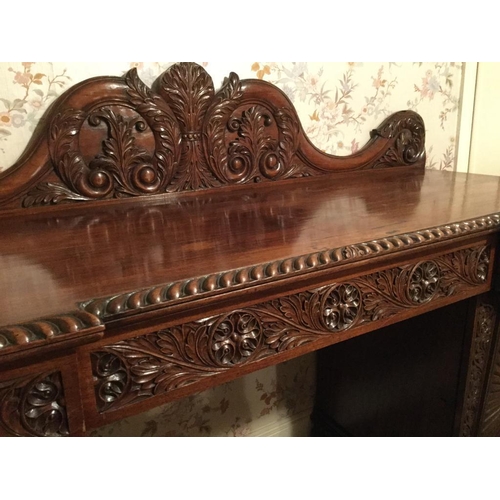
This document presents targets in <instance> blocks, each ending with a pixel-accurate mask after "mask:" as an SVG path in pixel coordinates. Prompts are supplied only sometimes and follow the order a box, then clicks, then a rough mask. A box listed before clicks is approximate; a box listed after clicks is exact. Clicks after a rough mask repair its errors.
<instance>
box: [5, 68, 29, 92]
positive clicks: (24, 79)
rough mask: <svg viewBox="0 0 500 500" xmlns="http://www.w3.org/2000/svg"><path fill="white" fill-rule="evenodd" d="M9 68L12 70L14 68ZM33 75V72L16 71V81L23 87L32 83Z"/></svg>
mask: <svg viewBox="0 0 500 500" xmlns="http://www.w3.org/2000/svg"><path fill="white" fill-rule="evenodd" d="M9 69H10V70H12V68H9ZM12 71H13V70H12ZM32 77H33V75H31V73H21V72H20V71H15V72H14V81H15V82H16V83H18V84H19V85H22V86H23V87H27V86H28V85H29V84H30V83H31V79H32Z"/></svg>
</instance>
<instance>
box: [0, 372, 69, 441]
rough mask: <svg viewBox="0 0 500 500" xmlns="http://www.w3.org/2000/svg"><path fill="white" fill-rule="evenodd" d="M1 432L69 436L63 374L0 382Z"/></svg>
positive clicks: (47, 374) (11, 434) (13, 434)
mask: <svg viewBox="0 0 500 500" xmlns="http://www.w3.org/2000/svg"><path fill="white" fill-rule="evenodd" d="M0 431H3V433H5V434H6V435H10V436H67V435H68V434H69V427H68V417H67V414H66V401H65V398H64V390H63V386H62V378H61V373H60V372H49V373H43V374H40V375H36V376H33V375H29V376H27V377H22V378H18V379H16V380H9V381H7V382H0Z"/></svg>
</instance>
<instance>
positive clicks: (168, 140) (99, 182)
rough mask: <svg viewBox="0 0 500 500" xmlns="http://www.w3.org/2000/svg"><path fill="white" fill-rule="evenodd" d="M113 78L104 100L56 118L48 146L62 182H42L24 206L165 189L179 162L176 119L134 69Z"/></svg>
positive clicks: (178, 137)
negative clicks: (110, 88)
mask: <svg viewBox="0 0 500 500" xmlns="http://www.w3.org/2000/svg"><path fill="white" fill-rule="evenodd" d="M113 80H114V81H115V86H114V87H112V88H113V90H109V93H108V95H107V96H106V95H105V97H104V98H101V100H100V101H98V102H90V103H89V104H88V105H87V106H83V108H81V109H77V108H74V107H71V106H67V107H64V106H63V107H62V108H63V109H61V110H59V112H57V113H56V114H55V116H54V117H53V118H52V121H51V124H50V127H49V137H48V148H49V153H50V159H51V162H52V164H53V166H54V171H55V173H56V174H57V176H58V177H59V179H60V180H61V181H62V184H61V183H59V182H48V183H39V184H38V185H37V186H36V187H35V188H34V189H32V190H30V191H29V192H28V194H27V195H26V197H25V198H24V201H23V205H24V206H25V207H30V206H33V205H44V204H54V203H59V202H62V201H82V200H92V199H105V198H119V197H124V196H141V195H147V194H157V193H161V192H164V191H165V189H166V186H167V185H168V184H169V182H170V181H171V178H172V175H173V173H174V172H175V171H176V169H177V165H178V162H179V159H180V141H181V136H180V130H179V127H178V124H177V121H176V119H175V117H174V115H173V113H172V111H171V110H170V108H169V107H168V106H167V105H166V104H165V102H164V101H163V100H162V99H161V98H160V97H159V96H158V95H156V94H155V93H153V92H152V91H151V90H150V89H149V88H148V87H147V86H146V85H144V84H143V83H142V82H141V80H140V79H139V77H138V76H137V70H136V69H135V68H134V69H132V70H130V71H129V72H128V73H127V74H126V75H125V77H124V78H122V79H120V78H114V79H113ZM106 83H108V82H106ZM89 85H90V83H89ZM80 88H81V89H82V90H83V89H84V85H81V87H80Z"/></svg>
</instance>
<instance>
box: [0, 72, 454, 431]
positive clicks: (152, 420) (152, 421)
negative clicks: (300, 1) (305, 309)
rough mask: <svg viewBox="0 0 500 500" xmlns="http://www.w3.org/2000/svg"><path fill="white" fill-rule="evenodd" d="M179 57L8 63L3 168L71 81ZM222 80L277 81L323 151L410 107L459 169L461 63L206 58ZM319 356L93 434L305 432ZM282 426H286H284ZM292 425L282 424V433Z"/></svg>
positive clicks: (446, 164) (430, 160)
mask: <svg viewBox="0 0 500 500" xmlns="http://www.w3.org/2000/svg"><path fill="white" fill-rule="evenodd" d="M171 64H172V63H169V62H165V63H163V62H161V63H160V62H150V63H137V62H131V63H102V62H101V63H49V62H36V63H35V62H23V63H0V172H1V171H2V170H6V169H8V168H9V167H10V166H11V165H12V164H14V162H15V161H16V160H17V158H18V157H19V156H20V154H21V153H22V151H23V150H24V148H25V147H26V144H27V143H28V140H29V138H30V136H31V134H32V132H33V130H34V128H35V127H36V125H37V123H38V121H39V120H40V117H41V116H42V114H43V112H44V111H45V110H46V109H47V108H48V106H49V105H50V104H51V103H52V102H53V101H54V99H56V98H57V96H59V95H61V94H62V93H63V92H64V91H65V90H67V89H68V88H69V87H70V86H72V85H74V84H76V83H78V82H80V81H82V80H84V79H86V78H90V77H93V76H100V75H122V74H123V73H124V72H126V71H127V70H128V69H130V68H131V67H137V69H138V72H139V76H140V77H141V79H142V80H143V81H144V82H145V83H146V84H148V85H151V84H152V82H153V81H154V80H155V79H156V78H157V77H158V76H159V75H160V74H161V73H162V72H163V71H165V70H166V69H167V68H168V67H169V66H170V65H171ZM201 64H203V66H205V67H206V69H207V71H208V72H209V73H210V75H211V76H212V78H213V80H214V84H215V85H216V87H217V86H220V84H221V83H222V81H223V79H224V77H225V76H227V75H228V74H229V72H230V71H234V72H236V73H237V74H238V75H239V76H240V77H241V78H260V79H265V80H268V81H270V82H272V83H274V84H276V85H278V86H279V87H280V88H281V89H282V90H283V91H284V92H285V93H286V94H287V95H288V97H289V98H290V100H291V101H292V102H293V104H294V105H295V107H296V109H297V112H298V114H299V118H300V120H301V122H302V126H303V128H304V130H305V131H306V133H307V134H308V136H309V138H310V139H311V141H312V142H313V143H314V144H315V145H316V146H317V147H319V148H320V149H322V150H324V151H326V152H328V153H332V154H337V155H348V154H351V153H354V152H355V151H357V150H358V149H359V148H360V147H362V146H363V145H364V144H365V143H366V142H367V141H368V138H369V131H370V130H371V129H373V128H375V127H377V126H378V125H379V124H380V122H381V121H382V120H383V119H384V118H385V117H386V116H388V115H389V114H391V113H393V112H395V111H398V110H401V109H412V110H415V111H417V112H418V113H420V114H421V115H422V117H423V119H424V122H425V124H426V133H427V138H426V149H427V167H428V168H433V169H441V170H453V169H455V152H456V142H457V123H458V110H459V106H460V88H461V80H462V68H463V66H462V64H461V63H453V62H445V63H371V62H370V63H319V62H314V63H293V62H292V63H288V62H248V63H245V62H238V63H206V62H205V63H201ZM314 359H315V358H314V355H307V356H304V357H301V358H298V359H296V360H292V361H289V362H287V363H283V364H281V365H278V366H275V367H269V368H266V369H264V370H261V371H259V372H256V373H254V374H251V375H248V376H246V377H244V378H243V379H240V380H236V381H234V382H230V383H227V384H224V385H222V386H220V387H216V388H214V389H211V390H208V391H205V392H204V393H201V394H198V395H194V396H190V397H188V398H185V399H183V400H181V401H177V402H173V403H169V404H167V405H164V406H162V407H160V408H155V409H154V410H151V411H149V412H147V413H144V414H142V415H138V416H134V417H131V418H127V419H125V420H122V421H120V422H116V423H113V424H110V425H108V426H106V427H103V428H101V429H99V430H97V431H95V432H94V433H93V435H94V436H252V435H273V434H276V433H278V434H279V433H280V432H281V433H283V432H285V433H286V434H288V435H305V434H307V432H308V422H309V421H308V418H309V414H310V412H311V409H312V406H313V395H314V386H315V380H314ZM277 429H281V431H279V430H277ZM283 429H284V430H283Z"/></svg>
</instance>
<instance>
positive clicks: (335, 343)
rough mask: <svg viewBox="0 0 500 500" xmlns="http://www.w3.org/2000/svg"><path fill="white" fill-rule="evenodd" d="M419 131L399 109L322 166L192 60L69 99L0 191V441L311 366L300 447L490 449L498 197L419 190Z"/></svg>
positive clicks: (257, 97)
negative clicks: (351, 437)
mask: <svg viewBox="0 0 500 500" xmlns="http://www.w3.org/2000/svg"><path fill="white" fill-rule="evenodd" d="M424 136H425V127H424V123H423V121H422V119H421V117H420V116H418V115H417V114H416V113H414V112H411V111H402V112H398V113H395V114H394V115H392V116H390V117H388V118H387V119H386V120H385V121H384V122H383V123H382V124H381V125H380V126H379V128H377V129H376V130H374V131H373V132H372V134H371V139H370V141H369V142H368V143H367V145H366V146H365V147H364V148H363V149H361V150H360V151H358V152H357V153H355V154H353V155H351V156H348V157H336V156H330V155H327V154H324V153H322V152H321V151H319V150H318V149H316V148H315V147H314V146H313V145H312V144H311V143H310V142H309V140H308V139H307V137H306V136H305V134H304V132H303V130H302V128H301V126H300V123H299V120H298V118H297V114H296V112H295V110H294V108H293V106H292V104H291V103H290V101H289V100H288V98H287V97H286V96H285V94H283V93H282V92H281V91H280V90H279V89H278V88H276V87H274V86H273V85H271V84H269V83H266V82H263V81H258V80H240V79H239V78H238V76H237V75H235V74H234V73H231V74H230V76H229V78H227V79H226V80H225V82H224V84H223V86H222V88H221V89H220V90H218V91H215V89H214V85H213V82H212V79H211V78H210V76H209V75H208V74H207V73H206V71H205V70H204V69H203V68H202V67H200V66H198V65H196V64H191V63H189V64H188V63H181V64H176V65H174V66H172V67H171V68H170V69H168V70H167V71H166V72H165V73H164V74H163V75H162V76H161V77H160V78H159V79H158V80H157V81H156V83H155V84H154V85H153V88H152V89H150V88H148V87H147V86H146V85H144V84H143V83H142V82H141V81H140V79H139V78H138V76H137V73H136V72H135V70H132V71H130V72H129V73H127V74H126V75H125V76H124V77H123V78H118V77H99V78H93V79H90V80H87V81H85V82H83V83H80V84H78V85H76V86H74V87H73V88H71V89H70V90H68V91H67V92H66V93H65V94H63V95H62V96H61V97H60V98H59V99H58V100H57V101H56V102H55V103H54V105H53V106H52V107H51V109H50V110H49V112H48V113H47V114H46V116H45V117H44V119H43V121H42V122H41V124H40V126H39V127H38V129H37V130H36V132H35V134H34V136H33V138H32V141H31V142H30V144H29V145H28V148H27V149H26V151H25V153H24V154H23V156H22V157H21V158H20V159H19V161H18V162H17V163H16V165H14V166H13V167H12V168H10V169H9V170H7V171H6V172H4V173H3V174H1V175H0V234H1V239H0V435H15V436H27V435H28V436H30V435H35V436H65V435H85V434H86V433H88V432H89V431H91V430H92V429H95V428H97V427H100V426H102V425H104V424H107V423H110V422H112V421H115V420H118V419H121V418H124V417H126V416H130V415H132V414H137V413H140V412H143V411H145V410H147V409H149V408H152V407H154V406H158V405H161V404H164V403H166V402H168V401H171V400H174V399H177V398H182V397H184V396H186V395H189V394H192V393H194V392H198V391H201V390H204V389H206V388H208V387H210V386H214V385H217V384H221V383H224V382H226V381H228V380H231V379H234V378H236V377H239V376H242V375H244V374H248V373H250V372H252V371H255V370H258V369H260V368H263V367H265V366H268V365H271V364H277V363H281V362H283V361H285V360H288V359H291V358H293V357H296V356H300V355H303V354H304V353H307V352H311V351H317V350H320V351H319V353H318V392H317V396H316V407H315V411H314V414H313V422H314V433H315V434H316V435H328V434H344V435H345V434H358V435H370V434H372V435H373V434H382V435H390V434H397V433H399V434H401V435H433V434H440V435H464V436H468V435H496V434H499V433H500V397H499V394H500V390H499V388H500V344H499V341H498V335H497V330H498V326H497V323H498V317H497V316H498V315H497V310H498V297H497V292H496V283H497V280H496V278H495V277H496V275H497V271H496V270H495V264H494V263H495V255H496V250H497V245H498V243H497V242H498V231H499V230H500V180H499V179H497V178H492V177H487V176H478V175H466V174H459V173H449V172H438V171H425V170H424V164H425V137H424ZM370 332H371V333H370ZM328 346H330V347H328Z"/></svg>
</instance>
